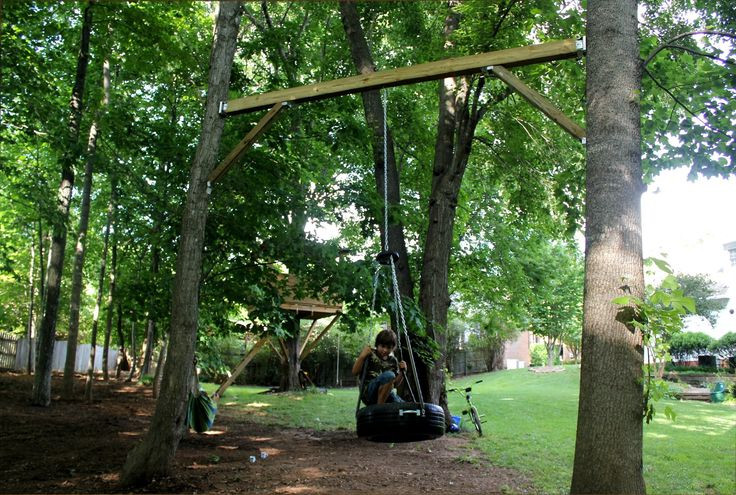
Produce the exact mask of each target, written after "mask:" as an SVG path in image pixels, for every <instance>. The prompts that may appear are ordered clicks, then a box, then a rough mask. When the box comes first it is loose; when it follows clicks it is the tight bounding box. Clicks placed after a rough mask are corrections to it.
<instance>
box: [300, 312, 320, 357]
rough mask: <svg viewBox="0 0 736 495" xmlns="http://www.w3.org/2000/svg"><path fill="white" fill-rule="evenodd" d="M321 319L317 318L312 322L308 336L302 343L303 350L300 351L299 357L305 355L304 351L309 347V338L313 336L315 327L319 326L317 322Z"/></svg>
mask: <svg viewBox="0 0 736 495" xmlns="http://www.w3.org/2000/svg"><path fill="white" fill-rule="evenodd" d="M318 319H319V318H315V319H314V320H312V324H311V325H309V330H307V335H306V336H305V337H304V342H302V348H301V349H299V355H300V356H301V355H302V354H304V349H305V348H306V347H307V344H308V343H309V337H311V336H312V332H313V331H314V326H315V325H316V324H317V320H318Z"/></svg>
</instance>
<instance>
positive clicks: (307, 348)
mask: <svg viewBox="0 0 736 495" xmlns="http://www.w3.org/2000/svg"><path fill="white" fill-rule="evenodd" d="M340 314H341V313H337V314H336V315H335V317H334V318H333V319H332V321H330V322H329V323H328V324H327V326H326V327H325V329H324V330H322V331H321V332H320V334H319V335H317V338H316V339H314V340H313V341H312V342H311V343H310V344H309V346H305V347H304V349H302V352H301V354H300V355H299V360H300V361H304V359H305V358H306V357H307V356H309V354H310V353H311V352H312V351H313V350H314V348H315V347H317V344H319V341H320V340H322V337H324V336H325V335H326V334H327V332H328V331H329V330H330V328H332V325H334V324H335V323H337V320H338V319H339V318H340Z"/></svg>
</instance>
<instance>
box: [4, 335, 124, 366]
mask: <svg viewBox="0 0 736 495" xmlns="http://www.w3.org/2000/svg"><path fill="white" fill-rule="evenodd" d="M28 347H29V346H28V339H20V340H19V341H18V347H17V350H16V354H15V368H14V369H16V370H18V371H22V370H25V369H27V367H28ZM30 347H31V360H32V361H31V367H32V368H34V369H35V366H36V346H35V340H33V341H32V345H31V346H30ZM91 348H92V346H91V344H80V345H78V346H77V355H76V358H75V363H74V371H76V372H77V373H85V372H86V371H87V367H88V366H89V355H90V349H91ZM66 349H67V341H66V340H57V341H56V342H54V354H53V356H52V358H51V369H52V370H53V371H64V364H65V362H66ZM103 350H104V348H103V347H102V346H100V345H98V346H97V348H96V353H95V371H102V351H103ZM117 358H118V351H117V349H109V351H108V356H107V369H108V370H114V369H115V365H116V364H117Z"/></svg>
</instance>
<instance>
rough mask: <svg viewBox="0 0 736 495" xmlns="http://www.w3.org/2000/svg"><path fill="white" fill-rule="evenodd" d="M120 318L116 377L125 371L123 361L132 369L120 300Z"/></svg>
mask: <svg viewBox="0 0 736 495" xmlns="http://www.w3.org/2000/svg"><path fill="white" fill-rule="evenodd" d="M115 251H116V250H115V245H114V244H113V246H112V256H113V258H115V254H116V253H115ZM117 307H118V319H117V323H116V325H115V329H116V331H117V332H116V333H117V335H118V360H117V361H118V363H117V366H116V367H115V379H119V378H120V373H121V372H122V371H123V363H125V364H126V366H128V368H127V369H128V370H129V369H130V362H129V361H128V354H127V353H126V351H125V334H124V333H123V308H122V306H121V305H120V303H119V302H118V304H117Z"/></svg>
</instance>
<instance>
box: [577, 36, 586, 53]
mask: <svg viewBox="0 0 736 495" xmlns="http://www.w3.org/2000/svg"><path fill="white" fill-rule="evenodd" d="M575 49H576V50H577V52H578V57H582V56H583V55H585V50H586V49H587V47H586V39H585V36H583V37H582V38H578V39H577V40H575Z"/></svg>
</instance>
